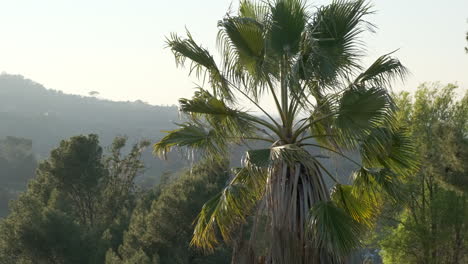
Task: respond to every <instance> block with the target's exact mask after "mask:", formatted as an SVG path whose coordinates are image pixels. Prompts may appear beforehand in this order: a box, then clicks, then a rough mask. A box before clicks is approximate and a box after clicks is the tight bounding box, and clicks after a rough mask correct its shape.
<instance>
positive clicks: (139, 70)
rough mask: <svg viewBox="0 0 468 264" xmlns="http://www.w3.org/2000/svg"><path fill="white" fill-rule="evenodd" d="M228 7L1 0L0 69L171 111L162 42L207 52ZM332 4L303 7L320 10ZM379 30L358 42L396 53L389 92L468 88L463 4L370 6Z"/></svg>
mask: <svg viewBox="0 0 468 264" xmlns="http://www.w3.org/2000/svg"><path fill="white" fill-rule="evenodd" d="M231 2H234V3H237V1H236V0H235V1H230V0H198V1H194V0H172V1H162V0H41V1H38V0H0V36H1V39H0V71H5V72H7V73H11V74H21V75H24V76H25V77H27V78H30V79H32V80H35V81H37V82H39V83H41V84H43V85H44V86H46V87H47V88H52V89H56V90H62V91H64V92H66V93H74V94H82V95H86V94H87V93H88V92H89V91H93V90H95V91H99V92H100V93H101V96H102V97H104V98H109V99H113V100H131V101H133V100H136V99H141V100H143V101H147V102H149V103H152V104H176V103H177V99H178V98H180V97H189V96H191V94H192V92H193V87H195V85H194V83H193V82H194V79H189V78H187V71H186V70H181V69H177V68H176V67H175V63H174V59H173V57H172V54H171V52H170V51H169V50H168V49H164V46H165V44H164V40H165V36H167V35H169V33H171V32H178V33H184V32H185V27H186V26H187V28H189V29H190V31H191V32H192V34H193V36H194V37H195V39H196V40H197V41H198V42H200V43H202V44H203V45H205V46H207V47H209V48H210V49H211V51H212V53H216V52H215V39H216V33H217V28H216V23H217V21H218V20H219V19H221V18H222V17H223V15H224V14H225V13H226V11H227V10H228V8H229V6H230V4H231ZM328 2H330V1H323V0H322V1H309V3H310V4H311V5H319V4H321V3H328ZM373 4H374V6H375V10H376V11H377V12H378V13H377V14H376V15H373V16H371V17H369V19H370V21H372V22H373V23H375V24H376V25H377V26H378V28H379V29H378V31H377V33H376V34H373V35H369V36H366V39H365V42H366V43H367V45H368V49H369V55H370V56H369V58H368V59H367V60H366V61H367V62H368V63H370V61H371V59H375V58H376V57H377V56H379V55H381V54H384V53H387V52H390V51H393V50H395V49H400V50H399V51H398V52H397V53H396V56H397V57H398V58H399V59H400V60H401V61H402V62H403V63H404V64H405V65H406V66H407V67H408V68H409V69H410V71H411V73H412V75H411V76H410V77H409V78H408V80H407V81H406V82H405V83H404V84H396V85H395V88H396V89H397V90H402V89H405V90H414V89H415V88H416V87H417V85H418V84H419V83H421V82H424V81H441V82H444V83H445V82H458V84H459V85H460V86H461V87H462V89H468V55H467V54H465V52H464V49H463V48H464V46H465V45H466V42H465V32H466V31H467V30H468V23H467V18H468V0H445V1H442V0H437V1H436V0H393V1H390V0H375V1H373Z"/></svg>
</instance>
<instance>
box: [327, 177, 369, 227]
mask: <svg viewBox="0 0 468 264" xmlns="http://www.w3.org/2000/svg"><path fill="white" fill-rule="evenodd" d="M331 198H332V201H333V202H335V204H336V205H337V206H338V207H340V208H342V209H344V210H345V211H346V212H347V213H348V214H349V215H350V216H351V217H352V218H353V219H354V220H356V221H357V222H359V223H361V224H364V225H366V226H368V227H371V226H373V224H374V222H373V221H372V220H373V218H374V217H375V215H376V206H375V203H373V201H372V200H370V199H367V197H366V196H365V195H356V192H353V187H352V186H350V185H342V184H337V185H335V186H334V187H333V190H332V193H331Z"/></svg>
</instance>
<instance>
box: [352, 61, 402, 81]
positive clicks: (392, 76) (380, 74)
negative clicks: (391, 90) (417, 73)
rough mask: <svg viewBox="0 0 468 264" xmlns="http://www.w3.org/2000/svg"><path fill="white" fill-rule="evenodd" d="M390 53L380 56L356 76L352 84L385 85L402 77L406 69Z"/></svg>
mask: <svg viewBox="0 0 468 264" xmlns="http://www.w3.org/2000/svg"><path fill="white" fill-rule="evenodd" d="M390 54H391V53H390ZM390 54H385V55H383V56H380V57H379V58H378V59H377V60H376V61H375V62H374V63H373V64H372V65H371V66H370V67H369V68H368V69H367V70H365V71H364V72H363V73H361V74H359V75H358V76H357V78H356V79H355V81H354V82H353V84H355V85H363V84H370V85H371V86H377V87H387V86H389V85H390V83H391V82H392V81H394V80H396V79H404V78H405V76H406V75H407V74H408V69H406V67H405V66H403V65H402V64H401V62H400V61H399V60H398V59H396V58H392V57H391V56H390Z"/></svg>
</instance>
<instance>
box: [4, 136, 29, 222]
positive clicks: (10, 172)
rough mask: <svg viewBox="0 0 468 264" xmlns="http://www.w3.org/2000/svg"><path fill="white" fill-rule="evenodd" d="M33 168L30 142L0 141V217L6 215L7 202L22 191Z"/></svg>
mask: <svg viewBox="0 0 468 264" xmlns="http://www.w3.org/2000/svg"><path fill="white" fill-rule="evenodd" d="M35 168H36V159H35V157H34V155H33V153H32V142H31V140H27V139H23V138H17V137H6V138H5V139H2V140H0V186H1V187H0V217H3V216H6V215H7V213H8V202H9V201H10V200H12V199H14V198H17V196H18V193H19V192H21V191H24V189H25V187H26V185H27V182H28V180H29V179H31V178H32V177H33V176H34V170H35Z"/></svg>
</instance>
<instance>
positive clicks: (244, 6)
mask: <svg viewBox="0 0 468 264" xmlns="http://www.w3.org/2000/svg"><path fill="white" fill-rule="evenodd" d="M268 11H269V9H268V6H267V5H265V4H263V3H261V2H257V1H250V0H242V1H241V3H240V5H239V16H241V17H247V18H251V19H254V20H255V21H258V22H259V23H262V24H263V23H264V22H266V19H267V18H268Z"/></svg>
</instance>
